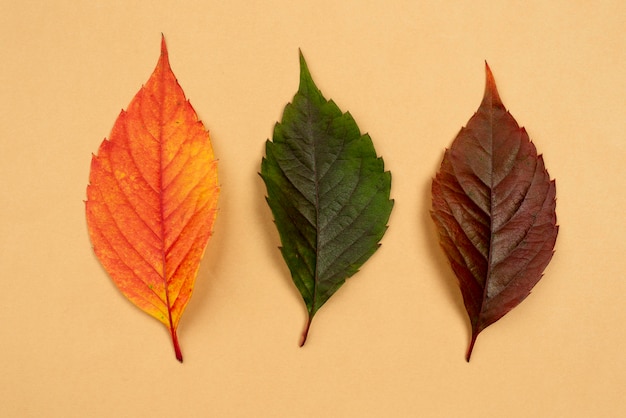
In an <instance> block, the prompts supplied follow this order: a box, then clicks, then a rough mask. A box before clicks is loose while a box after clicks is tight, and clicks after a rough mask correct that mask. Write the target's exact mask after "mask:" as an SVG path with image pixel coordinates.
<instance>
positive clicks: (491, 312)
mask: <svg viewBox="0 0 626 418" xmlns="http://www.w3.org/2000/svg"><path fill="white" fill-rule="evenodd" d="M486 71H487V83H486V87H485V95H484V97H483V101H482V103H481V104H480V107H479V108H478V111H477V112H476V113H475V114H474V116H472V118H471V119H470V120H469V122H468V124H467V127H465V128H462V129H461V131H460V132H459V134H458V135H457V137H456V138H455V140H454V142H453V143H452V146H451V147H450V149H448V150H446V152H445V155H444V157H443V162H442V163H441V169H440V171H439V173H437V176H436V177H435V179H434V180H433V184H432V195H433V209H432V213H431V215H432V218H433V220H434V221H435V224H436V225H437V229H438V230H439V236H440V244H441V247H442V248H443V250H444V251H445V253H446V255H447V257H448V260H449V261H450V264H451V265H452V269H453V270H454V273H455V274H456V276H457V278H458V279H459V285H460V288H461V292H462V294H463V301H464V303H465V308H466V309H467V313H468V314H469V318H470V322H471V325H472V339H471V342H470V345H469V348H468V350H467V356H466V359H467V361H469V359H470V356H471V354H472V349H473V347H474V343H475V342H476V337H477V336H478V334H479V333H480V332H481V331H482V330H484V329H485V328H486V327H488V326H489V325H491V324H493V323H494V322H496V321H497V320H498V319H500V318H501V317H502V316H504V315H505V314H506V313H507V312H509V311H510V310H511V309H513V308H514V307H515V306H517V305H518V304H519V303H520V302H521V301H522V300H524V299H525V298H526V296H528V294H529V293H530V291H531V289H532V288H533V287H534V286H535V284H537V282H538V281H539V279H540V278H541V276H542V274H543V270H544V269H545V268H546V266H547V265H548V263H549V262H550V259H551V258H552V254H553V253H554V244H555V242H556V236H557V232H558V226H557V225H556V213H555V207H556V202H555V194H556V187H555V183H554V180H550V176H549V175H548V172H547V171H546V169H545V166H544V163H543V158H542V156H541V155H537V149H536V148H535V146H534V145H533V144H532V143H531V142H530V139H529V138H528V134H527V133H526V130H525V129H524V128H520V127H519V125H518V124H517V122H516V121H515V119H513V116H511V114H510V113H509V112H508V111H507V110H506V108H505V107H504V105H503V104H502V101H501V100H500V96H499V95H498V90H497V89H496V84H495V81H494V79H493V75H492V74H491V70H490V69H489V66H488V65H487V66H486Z"/></svg>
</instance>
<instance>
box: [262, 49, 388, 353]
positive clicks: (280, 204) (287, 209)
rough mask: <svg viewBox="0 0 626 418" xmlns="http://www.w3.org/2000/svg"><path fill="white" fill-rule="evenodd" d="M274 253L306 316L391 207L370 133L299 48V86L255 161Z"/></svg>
mask: <svg viewBox="0 0 626 418" xmlns="http://www.w3.org/2000/svg"><path fill="white" fill-rule="evenodd" d="M260 174H261V177H262V178H263V180H264V182H265V185H266V189H267V193H268V197H267V202H268V205H269V206H270V209H271V211H272V213H273V215H274V220H275V224H276V227H277V229H278V232H279V235H280V238H281V244H282V247H281V253H282V255H283V258H284V259H285V262H286V263H287V266H288V267H289V270H290V272H291V276H292V280H293V282H294V284H295V285H296V287H297V288H298V290H299V291H300V294H301V295H302V298H303V300H304V302H305V304H306V307H307V311H308V316H309V318H308V320H307V323H306V326H305V330H304V332H303V336H302V339H301V342H300V345H301V346H302V345H303V344H304V343H305V341H306V337H307V335H308V330H309V327H310V325H311V321H312V319H313V317H314V316H315V313H316V312H317V311H318V310H319V309H320V308H321V307H322V306H323V305H324V304H325V303H326V301H328V299H330V297H331V296H332V295H333V294H334V293H335V292H336V291H337V290H338V289H339V288H340V287H341V286H342V285H343V283H344V282H345V280H346V279H347V278H349V277H351V276H352V275H354V274H355V273H356V272H357V271H358V269H359V268H360V266H361V265H362V264H363V263H365V261H366V260H367V259H369V257H371V255H372V254H373V253H374V252H375V251H376V249H377V248H378V247H379V241H380V240H381V239H382V236H383V235H384V233H385V231H386V229H387V222H388V219H389V216H390V213H391V209H392V207H393V200H390V199H389V194H390V188H391V174H390V173H389V172H388V171H385V170H384V163H383V160H382V158H379V157H377V155H376V151H375V149H374V146H373V143H372V141H371V138H370V137H369V135H367V134H364V135H363V134H361V132H360V130H359V128H358V126H357V124H356V122H355V121H354V119H353V118H352V116H351V115H350V114H349V113H343V112H342V111H341V110H340V109H339V108H338V107H337V105H336V104H335V103H334V102H333V101H329V100H326V99H325V98H324V96H323V95H322V93H321V91H320V90H319V89H318V88H317V86H316V85H315V83H314V82H313V79H312V77H311V74H310V72H309V70H308V66H307V64H306V61H305V60H304V57H303V55H302V54H301V53H300V86H299V88H298V92H297V93H296V95H295V96H294V99H293V100H292V102H291V103H289V104H287V106H286V107H285V110H284V114H283V118H282V121H281V122H280V123H277V124H276V125H275V128H274V135H273V140H272V141H269V140H268V141H267V142H266V151H265V157H264V158H263V160H262V162H261V173H260Z"/></svg>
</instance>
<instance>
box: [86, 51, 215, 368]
mask: <svg viewBox="0 0 626 418" xmlns="http://www.w3.org/2000/svg"><path fill="white" fill-rule="evenodd" d="M218 195H219V187H218V183H217V162H216V161H215V158H214V156H213V149H212V147H211V142H210V139H209V134H208V132H207V131H206V130H205V128H204V126H203V125H202V122H200V121H199V120H198V117H197V115H196V112H195V111H194V109H193V108H192V107H191V104H190V103H189V102H188V101H187V100H186V99H185V94H184V93H183V90H182V89H181V87H180V85H179V84H178V81H177V80H176V77H175V76H174V73H173V72H172V70H171V68H170V64H169V60H168V53H167V48H166V45H165V40H164V39H162V42H161V56H160V58H159V62H158V63H157V66H156V68H155V70H154V72H153V73H152V75H151V76H150V79H149V80H148V82H147V83H146V84H145V86H143V87H142V88H141V89H140V90H139V92H138V93H137V94H136V95H135V97H134V98H133V100H132V101H131V103H130V105H129V106H128V110H127V111H122V112H121V113H120V115H119V117H118V118H117V120H116V121H115V125H114V126H113V130H112V131H111V135H110V137H109V139H108V140H107V139H105V140H104V141H103V142H102V144H101V145H100V149H99V150H98V154H97V155H94V156H93V157H92V160H91V172H90V175H89V185H88V186H87V201H86V202H85V203H86V212H87V225H88V228H89V235H90V237H91V242H92V244H93V248H94V251H95V253H96V255H97V257H98V259H99V260H100V262H101V263H102V265H103V266H104V268H105V269H106V271H107V272H108V273H109V275H110V276H111V278H112V279H113V281H114V282H115V284H116V285H117V287H118V288H119V289H120V291H121V292H122V293H123V294H124V295H125V296H126V297H127V298H128V299H129V300H130V301H131V302H133V303H134V304H135V305H136V306H137V307H139V308H140V309H142V310H143V311H144V312H146V313H148V314H149V315H151V316H153V317H155V318H156V319H158V320H159V321H161V322H162V323H163V324H165V326H166V327H167V328H168V329H169V332H170V334H171V336H172V342H173V344H174V350H175V353H176V358H177V359H178V360H179V361H181V362H182V354H181V350H180V346H179V343H178V338H177V335H176V330H177V327H178V323H179V321H180V318H181V316H182V314H183V311H184V310H185V307H186V305H187V303H188V302H189V298H190V297H191V293H192V291H193V287H194V282H195V278H196V274H197V271H198V266H199V263H200V259H201V258H202V255H203V253H204V249H205V247H206V244H207V242H208V240H209V237H210V236H211V234H212V227H213V222H214V220H215V216H216V214H217V198H218Z"/></svg>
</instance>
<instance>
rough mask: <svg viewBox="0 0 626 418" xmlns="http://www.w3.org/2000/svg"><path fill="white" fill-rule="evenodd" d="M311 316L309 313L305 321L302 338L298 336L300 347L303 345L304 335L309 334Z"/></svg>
mask: <svg viewBox="0 0 626 418" xmlns="http://www.w3.org/2000/svg"><path fill="white" fill-rule="evenodd" d="M312 320H313V317H312V316H310V315H309V319H308V320H307V321H306V326H305V327H304V331H303V332H302V338H300V347H302V346H303V345H304V343H305V342H306V337H308V336H309V328H311V321H312Z"/></svg>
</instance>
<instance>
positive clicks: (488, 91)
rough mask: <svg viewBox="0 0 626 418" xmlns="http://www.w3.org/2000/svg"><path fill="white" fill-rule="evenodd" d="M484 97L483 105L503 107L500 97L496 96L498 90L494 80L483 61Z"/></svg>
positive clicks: (489, 69)
mask: <svg viewBox="0 0 626 418" xmlns="http://www.w3.org/2000/svg"><path fill="white" fill-rule="evenodd" d="M485 76H486V81H485V95H484V97H483V103H482V104H485V105H490V106H497V107H504V104H503V103H502V100H501V99H500V95H499V94H498V88H497V87H496V80H495V78H494V77H493V73H492V72H491V68H490V67H489V64H488V63H487V61H486V60H485Z"/></svg>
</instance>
